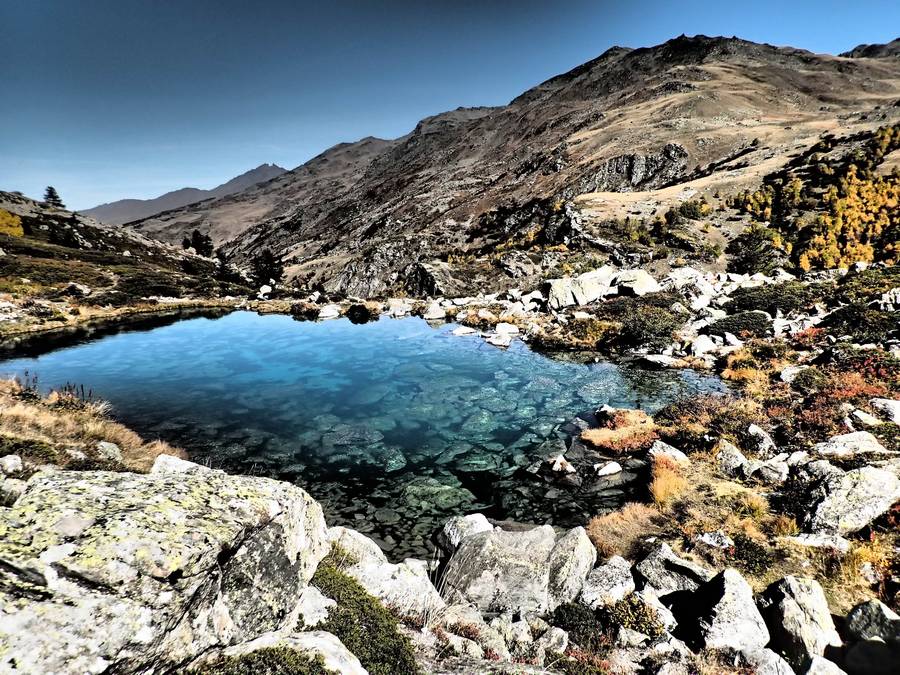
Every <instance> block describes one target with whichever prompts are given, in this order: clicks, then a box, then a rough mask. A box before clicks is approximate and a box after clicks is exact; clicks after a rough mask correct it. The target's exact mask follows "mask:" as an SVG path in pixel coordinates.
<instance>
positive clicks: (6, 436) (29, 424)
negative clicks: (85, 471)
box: [0, 380, 187, 471]
mask: <svg viewBox="0 0 900 675" xmlns="http://www.w3.org/2000/svg"><path fill="white" fill-rule="evenodd" d="M108 410H109V406H108V405H107V404H106V403H104V402H83V401H80V400H79V399H77V398H75V397H72V396H69V395H67V394H60V393H58V392H53V393H51V394H50V395H49V396H47V397H44V398H41V397H39V396H37V395H36V394H34V393H33V392H30V391H28V390H25V389H23V387H22V386H21V385H20V384H19V383H18V382H16V381H14V380H2V381H0V411H2V412H0V437H2V439H3V444H4V446H5V447H7V448H16V449H17V451H18V454H20V455H22V459H23V460H24V461H25V462H26V463H31V464H34V465H40V464H46V463H48V462H52V463H53V464H56V465H58V466H61V467H63V468H66V467H67V466H69V465H71V466H72V467H73V468H75V467H76V466H78V465H79V463H80V465H81V466H85V465H86V464H96V465H97V466H98V468H99V467H100V466H102V468H109V469H117V468H120V469H124V470H133V471H147V470H149V468H150V467H151V466H152V465H153V460H155V459H156V457H158V456H159V455H161V454H167V455H174V456H176V457H182V458H186V457H187V455H186V453H185V452H184V451H183V450H180V449H178V448H173V447H172V446H170V445H169V444H168V443H164V442H162V441H151V442H146V441H144V439H142V438H141V437H140V436H138V435H137V434H136V433H134V432H133V431H131V430H130V429H128V428H127V427H124V426H122V425H121V424H119V423H118V422H115V421H113V420H111V419H109V418H108V417H107V414H108ZM99 441H107V442H110V443H115V444H116V445H117V446H119V449H120V450H121V451H122V462H121V466H115V464H117V463H114V462H109V461H108V460H104V459H102V458H101V457H100V456H99V455H98V453H97V451H96V445H97V443H98V442H99ZM73 450H75V451H80V452H83V453H84V454H85V455H87V458H88V462H87V463H86V462H85V460H76V459H75V458H74V457H73V456H72V454H71V452H69V451H73Z"/></svg>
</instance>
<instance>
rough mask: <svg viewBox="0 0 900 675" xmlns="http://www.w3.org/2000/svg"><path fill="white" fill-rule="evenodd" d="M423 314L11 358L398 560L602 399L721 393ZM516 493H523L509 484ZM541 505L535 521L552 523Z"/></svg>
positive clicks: (489, 493)
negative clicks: (278, 485)
mask: <svg viewBox="0 0 900 675" xmlns="http://www.w3.org/2000/svg"><path fill="white" fill-rule="evenodd" d="M454 327H455V326H453V325H452V324H447V325H443V326H440V327H437V328H435V327H432V326H430V325H429V324H427V323H426V322H424V321H422V320H420V319H402V320H392V319H386V318H385V319H381V320H380V321H377V322H373V323H369V324H364V325H353V324H351V323H350V322H349V321H347V320H345V319H341V320H335V321H328V322H323V323H305V322H297V321H294V320H292V319H291V318H290V317H286V316H280V315H269V316H259V315H257V314H255V313H251V312H235V313H232V314H229V315H227V316H224V317H221V318H217V319H208V318H194V319H187V320H183V321H179V322H176V323H172V324H171V325H166V326H162V327H158V328H154V329H151V330H143V331H129V332H120V333H118V334H114V335H108V336H106V337H102V338H100V339H94V340H87V341H82V342H81V343H79V344H75V345H72V346H68V347H63V348H57V349H55V350H54V351H50V352H48V353H46V354H43V355H39V356H36V357H29V358H18V359H12V360H7V361H5V362H2V363H0V373H2V374H6V375H12V374H16V375H20V376H22V375H24V373H25V372H26V371H28V372H29V373H31V374H36V375H37V376H38V382H39V386H40V387H41V388H42V389H44V390H47V389H49V388H58V387H61V386H62V385H64V384H66V383H76V384H78V385H84V386H85V388H87V389H91V390H92V391H93V393H94V395H95V396H98V397H100V398H103V399H106V400H108V401H110V402H111V403H112V405H113V409H114V415H115V417H116V418H117V419H119V420H121V421H122V422H124V423H125V424H127V425H128V426H130V427H132V428H134V429H135V430H136V431H138V432H139V433H141V434H142V435H143V436H145V437H147V438H163V439H165V440H167V441H169V442H171V443H174V444H177V445H180V446H182V447H184V448H185V449H187V450H188V451H189V452H190V453H191V455H192V457H193V458H195V459H198V460H200V461H208V462H209V463H211V464H212V465H214V466H222V467H225V468H228V469H230V470H233V471H243V472H248V473H250V472H252V473H259V474H264V475H271V476H277V477H280V478H283V479H287V480H293V481H295V482H297V483H299V484H301V485H303V486H304V487H306V488H307V489H309V491H310V492H311V493H312V494H313V495H314V496H315V497H317V498H318V499H320V500H321V501H322V502H323V503H324V505H325V507H326V515H328V516H329V519H330V521H331V522H341V523H350V524H352V525H353V526H354V527H355V528H356V529H361V530H366V531H368V532H370V533H371V534H372V535H373V536H375V537H376V538H377V539H379V541H381V542H382V543H383V544H384V545H385V548H386V549H388V550H392V551H393V552H394V554H395V555H397V554H406V553H417V554H420V555H421V554H422V552H423V548H424V547H425V546H426V544H425V542H426V540H427V539H428V537H429V536H430V535H431V534H432V532H433V530H434V528H435V527H436V523H438V522H439V521H440V520H441V519H442V518H444V517H445V516H447V515H448V514H451V513H458V512H462V511H469V510H474V509H479V508H482V509H484V508H487V509H489V510H492V512H493V513H494V514H495V515H498V516H499V517H505V516H506V515H508V514H505V513H504V512H503V511H504V509H503V506H502V502H503V500H502V495H501V494H498V491H500V490H501V489H502V490H509V489H510V486H511V485H514V484H515V482H514V481H515V478H514V475H515V474H516V472H517V470H518V469H520V467H522V466H525V465H527V464H529V463H530V462H531V461H533V460H534V459H535V458H536V457H538V456H540V452H541V449H540V448H539V446H540V445H541V444H542V443H543V442H545V441H546V440H547V439H548V438H552V437H554V434H556V433H557V428H558V426H559V425H560V423H562V422H565V421H566V420H569V419H571V418H572V417H573V416H575V415H576V414H578V413H580V412H582V411H585V410H592V409H594V408H596V407H597V406H599V405H601V404H604V403H609V404H611V405H614V406H620V407H642V408H645V409H648V410H651V411H653V410H655V409H657V408H659V407H661V406H662V405H663V404H665V403H667V402H669V401H671V400H673V399H675V398H678V397H680V396H684V395H687V394H690V393H694V392H697V391H700V390H715V389H718V388H720V385H719V384H718V382H717V381H716V380H715V379H713V378H709V377H703V376H699V375H697V374H696V373H693V372H691V371H683V372H677V371H669V372H657V371H652V372H651V371H643V370H640V369H637V368H633V367H625V366H618V365H614V364H611V363H594V364H588V365H584V364H581V363H575V362H567V361H561V360H555V359H552V358H549V357H547V356H544V355H541V354H538V353H535V352H532V351H531V350H530V349H529V348H528V347H526V346H525V345H524V344H522V343H521V342H514V343H513V345H512V346H511V347H510V348H509V349H508V350H505V351H504V350H500V349H498V348H496V347H492V346H490V345H487V344H485V343H484V342H483V341H482V340H481V339H480V338H477V337H458V336H454V335H451V334H450V331H451V330H452V329H453V328H454ZM511 481H512V482H511ZM551 514H552V509H549V508H548V509H542V508H541V504H540V503H537V504H535V507H534V519H535V520H541V521H543V522H547V521H552V520H553V517H552V515H551Z"/></svg>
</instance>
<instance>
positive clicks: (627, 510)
mask: <svg viewBox="0 0 900 675" xmlns="http://www.w3.org/2000/svg"><path fill="white" fill-rule="evenodd" d="M662 524H663V519H662V517H661V516H660V513H659V511H657V510H656V509H654V508H653V507H651V506H647V505H646V504H639V503H637V502H631V503H628V504H625V506H623V507H622V508H621V509H618V510H617V511H611V512H610V513H605V514H603V515H602V516H595V517H594V518H591V520H590V522H589V523H588V524H587V528H586V529H587V534H588V537H590V540H591V541H592V542H593V544H594V546H595V547H596V548H597V553H599V554H600V556H601V557H603V558H610V557H612V556H614V555H620V556H622V557H624V558H634V557H635V555H636V553H637V552H638V551H639V548H640V541H641V540H642V539H644V538H646V537H650V536H654V535H657V534H659V533H660V532H661V531H662Z"/></svg>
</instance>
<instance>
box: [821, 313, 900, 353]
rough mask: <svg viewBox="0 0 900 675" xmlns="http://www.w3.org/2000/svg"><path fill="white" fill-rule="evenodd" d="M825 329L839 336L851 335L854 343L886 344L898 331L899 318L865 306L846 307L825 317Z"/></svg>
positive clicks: (823, 323)
mask: <svg viewBox="0 0 900 675" xmlns="http://www.w3.org/2000/svg"><path fill="white" fill-rule="evenodd" d="M822 325H823V326H824V327H825V328H828V329H830V330H831V332H833V333H836V334H837V335H849V336H850V337H851V338H852V339H853V341H854V342H858V343H860V344H868V343H870V342H876V343H877V342H886V341H887V340H888V338H889V337H890V336H891V335H892V334H893V333H895V332H896V331H897V329H898V322H897V317H896V316H895V315H894V314H893V313H892V312H883V311H881V310H878V309H875V308H873V307H869V306H868V305H864V304H852V305H846V306H844V307H841V308H839V309H836V310H835V311H834V312H832V313H831V314H829V315H828V316H827V317H825V320H824V321H823V322H822Z"/></svg>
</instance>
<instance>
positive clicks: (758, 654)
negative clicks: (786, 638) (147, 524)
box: [735, 648, 794, 675]
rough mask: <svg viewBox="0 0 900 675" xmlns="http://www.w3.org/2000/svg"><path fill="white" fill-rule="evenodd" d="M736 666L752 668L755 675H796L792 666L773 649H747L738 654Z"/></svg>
mask: <svg viewBox="0 0 900 675" xmlns="http://www.w3.org/2000/svg"><path fill="white" fill-rule="evenodd" d="M735 665H736V666H739V667H743V668H750V669H751V672H753V673H754V675H794V670H793V668H791V666H790V664H789V663H788V662H787V661H785V660H784V659H783V658H781V657H780V656H778V654H776V653H775V652H773V651H772V650H771V649H765V648H763V649H745V650H742V651H740V652H738V653H737V654H736V658H735Z"/></svg>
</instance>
